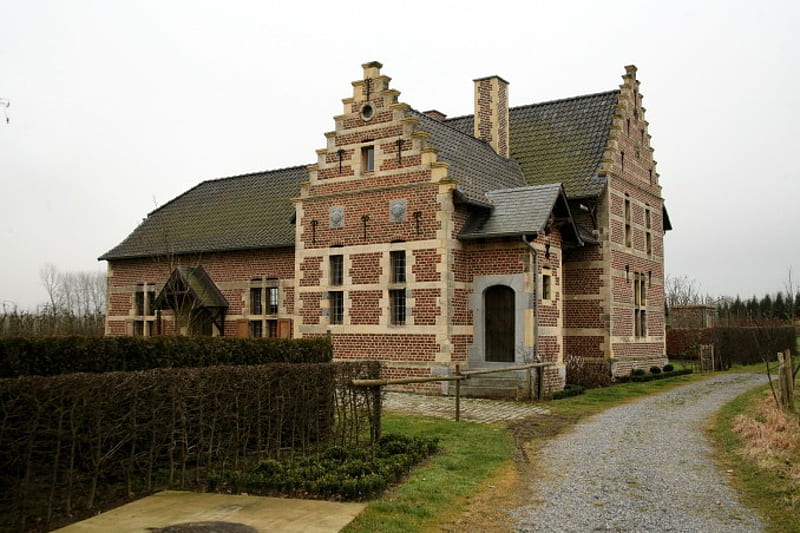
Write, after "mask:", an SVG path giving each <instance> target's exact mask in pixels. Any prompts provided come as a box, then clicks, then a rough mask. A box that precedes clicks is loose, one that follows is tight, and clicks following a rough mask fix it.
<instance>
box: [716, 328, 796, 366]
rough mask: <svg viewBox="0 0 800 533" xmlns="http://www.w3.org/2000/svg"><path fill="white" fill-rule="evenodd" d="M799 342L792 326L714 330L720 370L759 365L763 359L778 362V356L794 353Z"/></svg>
mask: <svg viewBox="0 0 800 533" xmlns="http://www.w3.org/2000/svg"><path fill="white" fill-rule="evenodd" d="M796 339H797V332H796V331H795V329H794V327H792V326H763V327H761V326H759V327H748V328H743V327H720V328H714V350H715V353H716V360H717V368H720V369H723V370H724V369H727V368H730V367H731V366H732V365H734V364H740V365H751V364H755V363H760V362H762V361H763V359H762V356H764V357H766V358H767V360H769V361H775V360H776V354H777V353H778V352H782V351H784V350H787V349H788V350H792V351H794V350H795V348H796V344H795V343H796Z"/></svg>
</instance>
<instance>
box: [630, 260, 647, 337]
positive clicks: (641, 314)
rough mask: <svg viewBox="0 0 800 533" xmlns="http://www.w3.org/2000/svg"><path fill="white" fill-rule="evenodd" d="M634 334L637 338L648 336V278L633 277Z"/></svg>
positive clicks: (637, 275) (642, 276)
mask: <svg viewBox="0 0 800 533" xmlns="http://www.w3.org/2000/svg"><path fill="white" fill-rule="evenodd" d="M633 332H634V335H635V336H636V337H646V336H647V276H645V275H644V274H643V273H642V274H634V276H633Z"/></svg>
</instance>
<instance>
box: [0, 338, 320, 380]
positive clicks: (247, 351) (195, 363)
mask: <svg viewBox="0 0 800 533" xmlns="http://www.w3.org/2000/svg"><path fill="white" fill-rule="evenodd" d="M332 359H333V349H332V347H331V342H330V339H328V338H327V337H318V338H314V339H233V338H226V337H177V336H175V337H166V336H165V337H77V336H74V337H39V338H36V337H25V338H8V339H0V377H4V378H8V377H16V376H53V375H58V374H69V373H73V372H114V371H129V370H149V369H153V368H181V367H205V366H215V365H256V364H267V363H326V362H330V361H331V360H332Z"/></svg>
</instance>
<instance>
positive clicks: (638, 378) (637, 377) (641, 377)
mask: <svg viewBox="0 0 800 533" xmlns="http://www.w3.org/2000/svg"><path fill="white" fill-rule="evenodd" d="M692 372H693V370H692V369H691V368H682V369H680V370H672V371H670V372H662V373H660V374H633V373H631V375H630V376H617V382H618V383H628V382H634V383H641V382H645V381H654V380H656V379H666V378H672V377H675V376H685V375H686V374H691V373H692Z"/></svg>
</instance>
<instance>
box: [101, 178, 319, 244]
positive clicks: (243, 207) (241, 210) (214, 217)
mask: <svg viewBox="0 0 800 533" xmlns="http://www.w3.org/2000/svg"><path fill="white" fill-rule="evenodd" d="M307 179H308V170H307V168H306V166H305V165H304V166H299V167H291V168H284V169H279V170H272V171H266V172H257V173H253V174H245V175H241V176H234V177H230V178H221V179H216V180H208V181H204V182H202V183H200V184H199V185H197V186H196V187H194V188H192V189H189V190H188V191H187V192H185V193H183V194H181V195H180V196H178V197H176V198H174V199H173V200H171V201H170V202H168V203H166V204H164V205H163V206H161V207H160V208H158V209H156V210H155V211H152V212H151V213H149V214H148V215H147V218H146V219H144V221H143V222H142V223H141V224H140V225H139V226H138V227H137V228H136V229H135V230H133V232H132V233H131V234H130V235H128V237H127V238H126V239H125V240H124V241H122V242H121V243H120V244H119V245H118V246H116V247H114V248H112V249H111V250H109V251H108V252H106V253H105V254H104V255H102V256H100V259H101V260H111V259H128V258H134V257H154V256H156V257H158V256H170V255H177V254H191V253H209V252H222V251H233V250H249V249H259V248H280V247H286V246H294V237H295V228H294V225H293V221H292V217H293V215H294V205H293V204H292V202H291V199H292V198H294V197H296V196H297V195H298V194H299V191H300V182H302V181H305V180H307Z"/></svg>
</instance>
